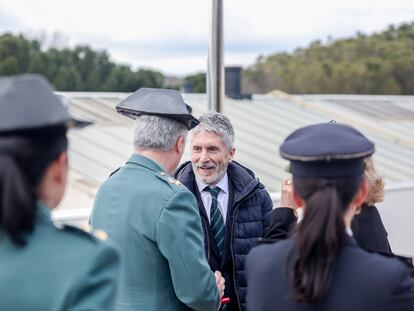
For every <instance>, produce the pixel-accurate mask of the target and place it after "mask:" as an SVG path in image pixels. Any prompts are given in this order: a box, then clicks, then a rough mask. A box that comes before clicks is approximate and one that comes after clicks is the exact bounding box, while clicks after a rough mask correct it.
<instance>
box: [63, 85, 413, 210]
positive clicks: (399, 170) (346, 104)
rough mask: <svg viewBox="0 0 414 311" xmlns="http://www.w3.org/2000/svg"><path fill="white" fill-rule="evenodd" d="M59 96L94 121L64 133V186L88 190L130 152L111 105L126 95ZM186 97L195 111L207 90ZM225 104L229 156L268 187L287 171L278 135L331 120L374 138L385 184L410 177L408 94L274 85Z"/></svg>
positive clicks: (129, 124) (128, 125)
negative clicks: (320, 91) (306, 91)
mask: <svg viewBox="0 0 414 311" xmlns="http://www.w3.org/2000/svg"><path fill="white" fill-rule="evenodd" d="M62 94H63V95H65V96H66V97H68V99H69V101H70V109H71V110H72V111H73V112H74V113H75V114H76V115H78V116H79V117H83V118H86V119H89V120H93V121H95V125H93V126H91V127H89V128H87V129H84V130H80V131H72V132H71V134H70V137H71V147H70V158H71V168H72V174H71V183H70V186H71V187H77V188H79V187H83V188H82V189H85V187H87V188H88V189H90V193H89V195H90V196H93V193H94V189H95V190H96V187H98V186H99V185H100V183H101V182H102V181H103V180H105V178H107V176H108V175H109V174H110V172H111V171H113V170H114V169H116V168H117V167H119V166H120V165H122V164H123V163H124V162H125V161H126V160H127V159H128V157H129V155H130V154H131V152H132V137H133V121H132V120H130V119H128V118H126V117H123V116H121V115H119V114H117V113H116V112H115V109H114V107H115V105H116V104H117V103H118V102H119V101H120V100H122V99H123V98H125V97H126V96H127V94H125V93H65V92H63V93H62ZM184 99H185V101H186V102H187V103H188V104H189V105H190V106H192V107H193V111H194V114H195V115H196V116H198V115H200V114H201V113H203V112H204V111H206V110H207V96H206V95H205V94H184ZM224 109H225V111H224V112H225V113H226V114H227V115H228V116H229V117H230V119H231V121H232V123H233V125H234V128H235V133H236V141H235V146H236V156H235V160H236V161H238V162H240V163H242V164H243V165H245V166H247V167H249V168H250V169H252V170H253V171H254V172H255V173H256V175H257V177H259V179H260V180H261V181H262V182H263V183H264V184H265V185H266V187H267V188H268V190H269V191H272V192H273V191H278V190H279V188H280V187H279V186H280V183H281V180H282V179H283V178H284V177H285V176H288V174H287V173H286V172H285V167H286V165H287V162H286V161H285V160H283V159H281V158H280V156H279V154H278V146H279V144H280V143H281V142H282V141H283V139H284V138H285V137H286V136H287V135H288V134H289V133H290V132H292V131H293V130H294V129H296V128H298V127H301V126H304V125H308V124H312V123H322V122H328V121H330V120H332V119H334V120H336V121H337V122H344V123H348V124H350V125H352V126H355V127H356V128H358V129H359V130H360V131H361V132H363V133H364V134H366V135H367V136H368V137H369V138H371V139H372V140H373V141H374V142H375V144H376V149H377V152H376V154H375V156H374V158H375V162H376V163H377V167H378V170H379V171H380V173H383V175H384V178H385V181H386V182H387V183H395V182H404V181H414V169H412V166H413V163H414V135H413V134H414V96H368V95H298V96H292V95H289V94H286V93H282V92H279V91H277V92H273V93H272V94H269V95H254V96H253V99H252V100H232V99H229V98H226V99H225V103H224ZM187 159H189V153H188V150H187V151H186V153H185V154H184V157H183V160H187ZM85 185H87V186H85ZM76 207H87V206H76Z"/></svg>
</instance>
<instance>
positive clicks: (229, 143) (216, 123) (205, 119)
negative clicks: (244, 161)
mask: <svg viewBox="0 0 414 311" xmlns="http://www.w3.org/2000/svg"><path fill="white" fill-rule="evenodd" d="M198 120H199V121H200V124H199V125H197V126H196V127H195V128H194V129H193V130H192V133H193V135H195V134H197V133H199V132H201V131H207V132H213V133H215V134H217V135H219V136H220V137H221V138H222V139H223V141H224V144H225V145H226V147H227V150H230V149H231V148H233V146H234V129H233V125H231V122H230V119H229V118H228V117H226V116H225V115H224V114H222V113H219V112H217V111H208V112H207V113H205V114H203V115H201V116H200V117H199V118H198Z"/></svg>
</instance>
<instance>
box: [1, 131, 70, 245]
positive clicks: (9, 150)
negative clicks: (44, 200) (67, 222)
mask: <svg viewBox="0 0 414 311" xmlns="http://www.w3.org/2000/svg"><path fill="white" fill-rule="evenodd" d="M67 146H68V142H67V138H66V128H65V127H64V126H53V127H48V128H42V129H38V130H31V131H21V132H13V133H6V134H5V133H2V134H0V234H2V232H3V233H5V234H6V235H7V236H9V238H10V239H11V241H12V242H13V243H15V244H16V245H20V246H23V245H25V243H26V242H25V238H24V234H25V233H28V232H31V231H32V230H33V227H34V220H35V214H36V202H37V199H38V198H37V193H36V190H37V189H36V188H37V186H38V185H39V183H40V181H41V180H42V177H43V176H44V174H45V172H46V169H47V168H48V166H49V165H50V163H51V162H52V161H53V160H55V159H56V158H57V157H58V156H59V155H60V154H61V153H62V152H63V151H65V150H67Z"/></svg>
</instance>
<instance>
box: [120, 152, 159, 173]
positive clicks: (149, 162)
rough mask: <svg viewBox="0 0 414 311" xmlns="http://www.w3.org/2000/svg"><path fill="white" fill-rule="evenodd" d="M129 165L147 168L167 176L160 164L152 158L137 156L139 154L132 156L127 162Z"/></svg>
mask: <svg viewBox="0 0 414 311" xmlns="http://www.w3.org/2000/svg"><path fill="white" fill-rule="evenodd" d="M129 163H132V164H136V165H139V166H143V167H146V168H148V169H150V170H152V171H154V172H157V173H159V172H164V173H166V174H167V172H166V170H165V168H164V167H163V166H162V165H161V164H159V163H158V162H157V161H155V160H153V159H151V158H148V157H145V156H143V155H140V154H137V153H134V154H133V155H131V157H130V158H129V160H128V161H127V164H129Z"/></svg>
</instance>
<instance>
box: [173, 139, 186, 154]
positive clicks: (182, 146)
mask: <svg viewBox="0 0 414 311" xmlns="http://www.w3.org/2000/svg"><path fill="white" fill-rule="evenodd" d="M175 146H176V150H177V152H178V153H179V154H183V153H184V149H185V137H184V136H183V135H181V136H180V137H178V140H177V143H176V144H175Z"/></svg>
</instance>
